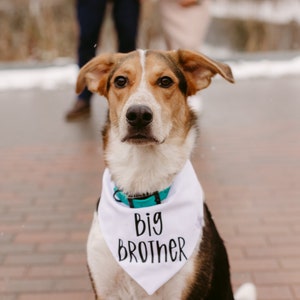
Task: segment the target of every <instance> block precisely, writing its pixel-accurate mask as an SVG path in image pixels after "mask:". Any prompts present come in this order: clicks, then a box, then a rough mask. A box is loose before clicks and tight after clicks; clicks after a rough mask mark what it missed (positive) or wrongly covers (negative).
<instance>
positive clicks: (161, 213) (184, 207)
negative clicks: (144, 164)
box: [98, 161, 204, 295]
mask: <svg viewBox="0 0 300 300" xmlns="http://www.w3.org/2000/svg"><path fill="white" fill-rule="evenodd" d="M113 193H114V183H113V182H112V181H111V176H110V173H109V171H108V169H106V170H105V171H104V175H103V184H102V194H101V201H100V205H99V209H98V218H99V222H100V227H101V231H102V233H103V236H104V239H105V241H106V243H107V245H108V247H109V249H110V251H111V253H112V255H113V257H114V258H115V260H116V261H117V262H118V263H119V265H120V266H121V267H122V268H123V269H124V270H125V271H126V272H127V273H128V274H129V275H130V276H131V277H132V278H133V279H134V280H135V281H136V282H137V283H138V284H139V285H140V286H141V287H143V289H144V290H145V291H146V292H147V293H148V294H149V295H152V294H153V293H154V292H155V291H156V290H157V289H159V288H160V287H161V286H162V285H163V284H164V283H166V282H167V281H168V280H169V279H170V278H172V277H173V276H174V275H175V274H176V273H177V272H178V271H179V270H180V269H181V268H182V267H183V266H184V264H185V263H186V261H187V260H188V259H189V257H190V256H191V255H192V254H193V251H194V249H195V246H196V244H197V242H198V241H199V239H200V238H201V236H202V226H203V225H204V224H203V191H202V188H201V185H200V183H199V181H198V179H197V176H196V174H195V171H194V169H193V167H192V164H191V162H190V161H188V162H187V163H186V164H185V166H184V168H183V169H182V170H181V172H180V173H179V174H178V175H177V176H176V178H175V180H174V182H173V184H172V186H171V189H170V191H169V195H168V197H167V198H166V199H165V200H164V201H163V202H162V203H161V204H159V205H154V206H151V207H142V208H130V207H127V206H125V205H124V204H122V203H118V202H117V201H116V200H115V199H114V197H113Z"/></svg>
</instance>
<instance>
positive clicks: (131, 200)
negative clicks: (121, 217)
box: [114, 186, 171, 208]
mask: <svg viewBox="0 0 300 300" xmlns="http://www.w3.org/2000/svg"><path fill="white" fill-rule="evenodd" d="M170 188H171V187H170V186H169V187H168V188H166V189H165V190H163V191H160V192H155V193H153V194H151V195H145V196H144V195H141V196H133V197H130V196H127V195H126V194H125V193H123V192H122V191H121V190H119V189H118V188H117V187H115V188H114V190H115V192H114V198H115V200H116V201H118V202H122V203H124V204H125V205H127V206H129V207H130V208H142V207H149V206H154V205H157V204H161V202H162V201H163V200H165V199H166V198H167V197H168V194H169V191H170Z"/></svg>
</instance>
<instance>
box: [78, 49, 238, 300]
mask: <svg viewBox="0 0 300 300" xmlns="http://www.w3.org/2000/svg"><path fill="white" fill-rule="evenodd" d="M216 74H220V75H221V76H222V77H224V78H225V79H226V80H227V81H229V82H234V79H233V76H232V73H231V70H230V68H229V67H228V66H227V65H226V64H223V63H219V62H216V61H214V60H212V59H210V58H208V57H206V56H204V55H202V54H200V53H197V52H192V51H187V50H178V51H134V52H131V53H129V54H119V53H118V54H101V55H100V56H98V57H96V58H94V59H92V60H91V61H90V62H89V63H88V64H86V65H85V66H84V67H83V68H82V69H81V70H80V72H79V76H78V80H77V87H76V90H77V92H78V93H79V92H80V91H82V90H83V88H84V87H85V86H87V87H88V88H89V90H91V91H92V92H97V93H99V94H100V95H103V96H105V97H106V98H107V100H108V104H109V120H108V123H107V125H106V127H105V129H104V135H103V142H104V151H105V161H106V164H107V167H108V168H109V170H110V173H111V175H112V179H113V181H114V182H115V184H116V185H117V186H118V187H119V188H120V189H122V190H123V191H124V192H125V193H128V194H131V195H133V194H145V193H153V192H155V191H158V190H162V189H165V188H166V187H168V186H170V184H171V183H172V182H173V179H174V177H175V176H176V174H177V173H178V172H179V171H180V170H181V169H182V167H183V165H184V163H185V162H186V161H187V160H188V159H189V156H190V154H191V151H192V149H193V147H194V143H195V139H196V133H195V132H196V129H195V120H196V117H195V115H194V113H193V112H192V110H191V109H190V107H189V106H188V102H187V97H188V96H190V95H193V94H195V93H196V92H197V91H199V90H201V89H204V88H206V87H207V86H208V85H209V84H210V82H211V78H212V77H213V76H215V75H216ZM118 76H124V77H126V78H127V80H128V81H127V83H126V85H125V86H124V87H122V88H120V87H118V86H116V84H115V80H116V78H117V77H118ZM166 76H167V77H168V78H171V80H172V84H171V85H170V86H168V87H167V88H166V87H162V86H160V84H159V80H160V79H161V78H163V77H166ZM137 104H138V105H147V106H148V107H149V108H150V109H151V111H152V112H153V120H152V121H151V123H150V124H149V126H147V128H143V129H142V133H141V134H144V139H142V140H141V141H140V140H138V139H135V138H133V139H129V140H128V139H127V135H128V134H129V133H130V130H132V128H129V127H130V126H129V125H128V120H126V112H127V110H128V108H129V107H130V106H132V105H137ZM128 132H129V133H128ZM94 218H95V219H94V222H93V225H92V227H91V231H90V235H89V241H88V247H87V248H88V263H89V269H90V272H91V277H92V278H93V280H94V287H95V291H96V293H97V296H98V297H100V294H101V297H102V298H103V299H174V300H175V299H186V298H187V297H188V295H189V293H190V289H191V288H192V285H193V282H194V281H195V278H196V271H197V270H199V269H200V268H201V265H205V260H206V257H207V255H209V254H210V251H209V250H210V249H209V247H210V243H209V240H207V238H208V239H209V237H210V234H209V232H208V231H207V229H205V227H204V229H203V231H204V232H206V237H205V238H204V239H203V240H202V241H200V240H199V245H200V243H201V245H202V246H201V247H202V248H201V249H203V254H199V253H198V249H196V250H195V251H194V254H193V255H192V257H191V260H190V261H188V262H187V263H186V264H185V266H184V267H183V268H182V269H181V270H180V271H179V272H178V273H177V274H176V275H175V276H174V277H173V278H172V279H171V280H169V282H167V283H166V284H165V285H164V286H163V287H161V288H160V289H159V290H158V291H157V292H156V293H155V294H154V295H152V296H148V295H147V294H146V293H145V291H143V289H141V287H140V286H138V285H137V284H136V283H135V282H134V281H133V280H132V279H131V278H130V277H129V276H128V275H127V274H126V273H125V272H124V271H123V270H121V269H120V267H119V266H118V264H117V263H116V262H115V261H114V260H113V258H112V257H111V255H110V253H109V250H108V249H107V246H106V243H105V241H104V240H103V237H102V234H101V230H100V228H99V227H98V224H97V218H96V217H94ZM101 255H103V257H102V256H101ZM108 266H109V268H108ZM103 268H104V270H103V272H104V273H105V276H104V277H105V278H104V277H102V275H101V270H102V269H103ZM208 271H209V270H208ZM201 272H203V274H202V277H203V278H204V281H205V283H204V284H206V285H207V286H209V282H210V278H209V272H208V273H206V271H205V270H202V271H201ZM118 280H119V281H118ZM121 281H122V282H121ZM116 285H117V286H118V288H116ZM120 295H121V296H120ZM99 299H100V298H99Z"/></svg>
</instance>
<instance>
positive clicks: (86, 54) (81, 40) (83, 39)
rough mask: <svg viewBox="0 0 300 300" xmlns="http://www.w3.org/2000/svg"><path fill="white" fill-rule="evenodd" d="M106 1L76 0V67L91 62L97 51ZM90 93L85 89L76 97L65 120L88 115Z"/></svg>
mask: <svg viewBox="0 0 300 300" xmlns="http://www.w3.org/2000/svg"><path fill="white" fill-rule="evenodd" d="M106 3H107V0H77V1H76V12H77V21H78V27H79V28H78V29H79V36H78V47H77V55H78V66H79V67H80V68H81V67H82V66H84V65H85V64H86V63H87V62H88V61H89V60H91V59H92V58H93V57H94V56H95V55H96V51H97V43H98V39H99V33H100V30H101V26H102V23H103V19H104V16H105V8H106ZM91 97H92V93H91V92H90V91H89V90H88V89H87V88H85V89H84V90H83V92H82V93H81V94H80V95H79V96H78V98H77V100H76V102H75V103H74V106H73V107H72V109H71V110H70V111H68V112H67V114H66V119H67V120H75V119H77V118H80V117H84V116H88V115H89V114H90V101H91Z"/></svg>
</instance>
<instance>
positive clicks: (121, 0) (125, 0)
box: [113, 0, 140, 53]
mask: <svg viewBox="0 0 300 300" xmlns="http://www.w3.org/2000/svg"><path fill="white" fill-rule="evenodd" d="M139 13H140V0H114V6H113V19H114V23H115V27H116V31H117V37H118V51H119V52H124V53H126V52H130V51H133V50H135V49H136V41H137V33H138V25H139Z"/></svg>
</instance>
